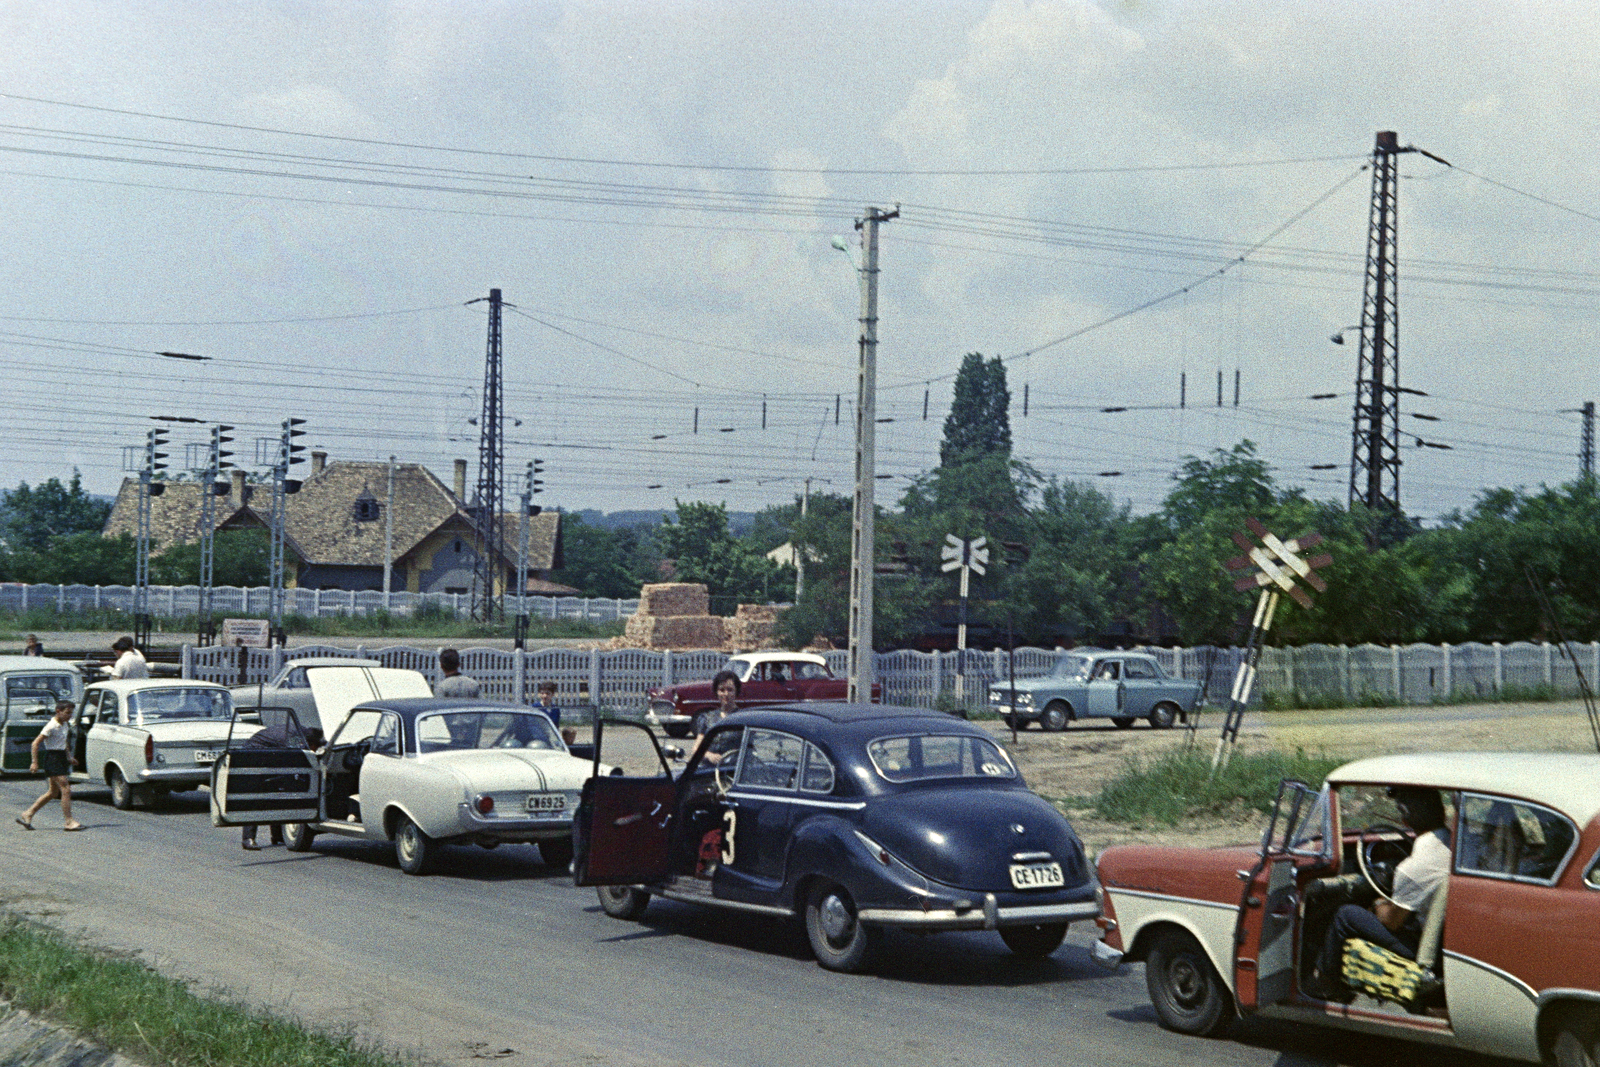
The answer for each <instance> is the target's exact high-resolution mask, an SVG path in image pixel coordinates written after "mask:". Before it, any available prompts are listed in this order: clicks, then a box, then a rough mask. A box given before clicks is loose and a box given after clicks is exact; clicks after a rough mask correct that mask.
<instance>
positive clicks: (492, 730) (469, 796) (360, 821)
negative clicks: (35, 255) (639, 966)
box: [211, 697, 609, 874]
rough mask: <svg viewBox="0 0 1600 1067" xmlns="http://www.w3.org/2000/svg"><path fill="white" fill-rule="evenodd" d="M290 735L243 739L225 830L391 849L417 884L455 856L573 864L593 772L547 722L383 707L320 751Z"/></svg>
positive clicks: (297, 842)
mask: <svg viewBox="0 0 1600 1067" xmlns="http://www.w3.org/2000/svg"><path fill="white" fill-rule="evenodd" d="M287 736H288V742H287V743H286V744H285V743H283V741H282V740H281V738H282V737H283V735H282V734H281V733H280V735H279V743H278V744H276V745H275V746H273V747H267V746H265V745H263V744H261V743H260V741H259V740H247V741H243V742H240V741H238V740H235V741H234V742H233V743H232V744H231V745H230V746H229V748H228V749H227V751H226V752H224V753H222V755H221V756H220V757H219V758H218V760H217V764H216V767H215V769H214V771H213V773H212V784H211V821H212V823H213V824H214V825H217V826H236V825H242V824H246V823H255V824H257V825H269V826H270V825H273V824H282V825H283V826H284V838H285V842H286V843H287V845H288V847H289V848H290V849H291V850H294V851H305V850H307V849H309V848H310V847H311V843H312V839H313V838H314V837H316V835H318V834H338V835H340V836H344V837H353V838H361V839H365V840H368V841H388V842H392V843H393V844H394V848H395V855H396V857H397V858H398V860H399V863H400V869H401V870H403V871H405V872H406V873H407V874H423V873H425V872H426V871H427V869H428V868H429V866H430V865H431V864H432V862H433V860H434V859H435V858H436V857H437V855H438V852H439V849H440V848H441V847H442V846H444V845H469V844H476V845H482V846H484V847H486V848H494V847H495V846H497V845H501V844H508V843H529V844H537V845H538V846H539V853H540V856H541V857H542V858H543V860H544V862H545V863H546V864H548V865H550V866H553V867H558V868H563V869H564V868H565V867H566V866H567V864H568V863H570V862H571V860H572V816H573V812H574V811H576V810H577V806H578V793H579V791H580V790H581V789H582V788H583V783H584V781H585V780H587V779H588V777H589V775H590V773H591V771H592V769H593V764H592V763H591V762H590V761H589V760H585V759H579V758H578V757H576V756H574V755H572V754H571V753H570V752H569V751H568V750H567V747H566V745H565V744H564V743H563V742H562V740H561V734H560V732H559V731H558V730H557V729H556V728H555V725H554V724H553V723H552V722H551V721H550V719H549V717H548V716H546V715H545V714H544V713H543V712H541V711H537V710H535V709H533V708H527V707H522V706H520V705H514V704H495V703H489V702H485V701H481V700H452V699H443V698H436V697H427V698H413V699H379V700H370V701H366V702H363V703H359V704H357V705H356V706H355V707H354V708H352V709H351V710H350V712H349V714H348V715H347V716H345V717H344V718H343V721H342V723H341V724H340V725H339V726H338V728H337V729H336V730H335V731H334V734H333V736H332V738H330V739H329V741H328V744H327V747H326V748H325V749H323V750H322V751H320V752H311V751H307V750H306V749H304V748H301V747H296V745H297V744H298V742H297V741H296V740H295V731H294V730H293V729H290V730H288V731H287ZM606 770H609V768H606ZM602 773H605V772H604V771H602Z"/></svg>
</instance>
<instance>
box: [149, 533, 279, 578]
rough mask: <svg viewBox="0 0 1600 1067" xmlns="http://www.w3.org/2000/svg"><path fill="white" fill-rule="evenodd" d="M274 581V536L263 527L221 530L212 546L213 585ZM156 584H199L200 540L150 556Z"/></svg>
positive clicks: (151, 573)
mask: <svg viewBox="0 0 1600 1067" xmlns="http://www.w3.org/2000/svg"><path fill="white" fill-rule="evenodd" d="M271 580H272V535H271V533H270V532H269V531H267V530H265V529H263V528H261V527H253V528H251V529H244V530H218V531H217V536H216V539H215V541H214V542H213V546H212V557H211V584H212V585H213V586H223V585H231V586H257V585H266V584H267V583H268V582H270V581H271ZM150 581H151V582H152V583H153V584H155V585H198V584H199V583H200V542H198V541H192V542H190V543H188V544H184V545H173V546H172V547H171V548H169V549H167V550H166V551H165V552H162V553H161V554H160V555H153V556H151V558H150Z"/></svg>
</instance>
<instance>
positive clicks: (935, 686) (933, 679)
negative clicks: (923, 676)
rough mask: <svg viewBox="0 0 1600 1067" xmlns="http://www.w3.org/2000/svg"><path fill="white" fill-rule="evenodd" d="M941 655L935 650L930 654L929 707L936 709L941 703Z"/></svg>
mask: <svg viewBox="0 0 1600 1067" xmlns="http://www.w3.org/2000/svg"><path fill="white" fill-rule="evenodd" d="M940 661H941V653H940V652H939V651H938V650H937V649H935V650H934V651H933V652H930V653H928V707H930V708H931V707H935V706H937V705H938V703H939V667H940Z"/></svg>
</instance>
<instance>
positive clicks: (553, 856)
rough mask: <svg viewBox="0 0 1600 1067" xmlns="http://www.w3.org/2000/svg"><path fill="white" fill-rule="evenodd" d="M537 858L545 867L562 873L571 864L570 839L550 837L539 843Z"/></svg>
mask: <svg viewBox="0 0 1600 1067" xmlns="http://www.w3.org/2000/svg"><path fill="white" fill-rule="evenodd" d="M539 858H540V859H542V860H544V865H545V866H546V867H554V868H555V869H556V870H558V871H564V870H566V869H567V867H568V866H569V865H570V864H571V863H572V838H570V837H552V838H551V839H550V840H548V841H540V842H539Z"/></svg>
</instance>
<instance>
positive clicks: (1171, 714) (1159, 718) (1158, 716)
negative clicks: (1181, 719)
mask: <svg viewBox="0 0 1600 1067" xmlns="http://www.w3.org/2000/svg"><path fill="white" fill-rule="evenodd" d="M1177 721H1178V706H1177V705H1176V704H1167V703H1161V704H1157V705H1156V706H1155V707H1153V708H1151V709H1150V726H1151V727H1152V728H1153V729H1156V730H1166V729H1169V728H1171V726H1172V724H1173V723H1175V722H1177Z"/></svg>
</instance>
